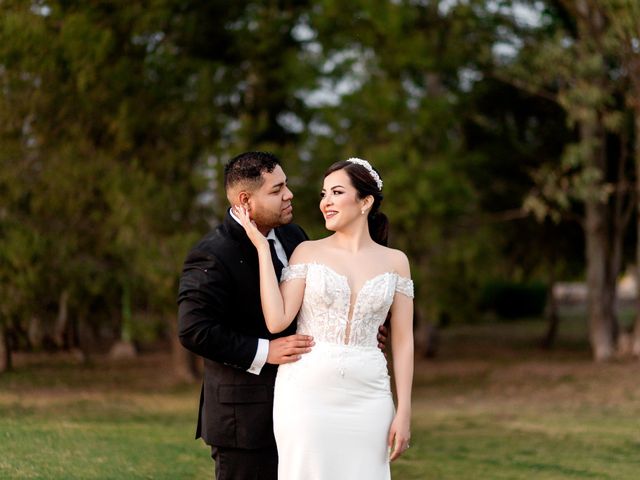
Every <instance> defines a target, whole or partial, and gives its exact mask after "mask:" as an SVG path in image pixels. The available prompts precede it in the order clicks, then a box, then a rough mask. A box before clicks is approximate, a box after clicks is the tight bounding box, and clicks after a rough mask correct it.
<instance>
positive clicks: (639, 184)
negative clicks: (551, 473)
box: [631, 68, 640, 357]
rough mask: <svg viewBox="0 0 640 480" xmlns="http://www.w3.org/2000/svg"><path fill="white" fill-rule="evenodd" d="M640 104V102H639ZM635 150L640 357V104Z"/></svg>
mask: <svg viewBox="0 0 640 480" xmlns="http://www.w3.org/2000/svg"><path fill="white" fill-rule="evenodd" d="M639 70H640V68H639ZM639 90H640V88H639ZM639 93H640V92H639ZM638 102H640V100H638ZM635 107H636V108H635V130H636V131H635V138H634V141H635V149H634V157H635V158H634V160H635V164H636V205H637V212H636V230H637V239H636V289H637V292H636V305H637V307H636V321H635V325H634V328H633V340H632V342H631V353H632V354H633V355H634V356H636V357H640V103H639V104H638V105H636V106H635Z"/></svg>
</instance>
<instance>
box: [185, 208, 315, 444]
mask: <svg viewBox="0 0 640 480" xmlns="http://www.w3.org/2000/svg"><path fill="white" fill-rule="evenodd" d="M275 233H276V235H277V237H278V239H279V240H280V242H281V243H282V246H283V247H284V250H285V252H286V253H287V257H288V256H290V255H291V253H292V252H293V250H294V249H295V247H296V246H298V244H299V243H301V242H302V241H304V240H306V239H307V236H306V234H305V233H304V231H303V230H302V229H301V228H300V227H299V226H297V225H285V226H282V227H278V228H276V230H275ZM178 305H179V307H178V312H179V318H178V335H179V337H180V341H181V343H182V345H184V347H186V348H187V349H189V350H191V351H192V352H194V353H196V354H198V355H201V356H202V357H204V381H203V385H202V392H201V395H200V412H199V415H198V426H197V431H196V438H199V437H202V438H203V439H204V441H205V442H206V443H207V444H209V445H215V446H217V447H233V448H249V449H250V448H263V447H268V446H273V445H275V440H274V437H273V420H272V410H273V386H274V382H275V375H276V370H277V366H276V365H271V364H265V366H264V367H263V368H262V371H261V373H260V375H254V374H252V373H249V372H247V371H246V370H247V369H248V368H249V367H250V366H251V363H252V362H253V359H254V357H255V354H256V351H257V347H258V339H259V338H265V339H269V340H271V339H273V338H275V337H276V336H284V335H289V334H291V333H294V332H295V324H294V325H291V326H290V327H289V328H288V329H287V330H285V331H284V332H282V333H280V334H278V335H273V334H271V333H270V332H269V330H267V327H266V324H265V321H264V317H263V315H262V307H261V305H260V279H259V269H258V254H257V251H256V248H255V247H254V246H253V244H252V243H251V241H250V240H249V238H248V237H247V235H246V233H245V231H244V228H243V227H242V226H241V225H240V224H238V222H236V221H235V220H234V219H233V218H232V217H231V215H230V214H229V213H228V212H227V215H226V217H225V219H224V221H223V223H222V224H221V225H220V226H219V227H217V228H216V229H215V230H213V231H211V232H210V233H209V234H208V235H206V236H205V237H204V238H203V239H202V240H200V242H199V243H198V244H197V245H196V246H195V247H193V248H192V249H191V251H190V252H189V254H188V255H187V258H186V260H185V262H184V268H183V271H182V277H181V279H180V288H179V292H178Z"/></svg>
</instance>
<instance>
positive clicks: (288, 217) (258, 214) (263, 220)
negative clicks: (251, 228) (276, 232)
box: [250, 208, 293, 230]
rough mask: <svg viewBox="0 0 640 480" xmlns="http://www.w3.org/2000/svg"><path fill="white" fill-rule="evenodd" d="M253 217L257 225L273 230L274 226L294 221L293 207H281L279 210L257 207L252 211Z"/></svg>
mask: <svg viewBox="0 0 640 480" xmlns="http://www.w3.org/2000/svg"><path fill="white" fill-rule="evenodd" d="M250 214H251V219H252V220H253V221H254V222H256V225H259V226H260V227H262V228H264V229H266V230H271V229H272V228H276V227H280V226H282V225H288V224H289V223H291V222H292V221H293V208H291V209H289V210H283V209H280V210H279V211H277V212H274V211H265V210H262V209H256V210H254V211H252V212H251V213H250Z"/></svg>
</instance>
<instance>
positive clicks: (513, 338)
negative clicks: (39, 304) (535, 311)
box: [0, 317, 640, 480]
mask: <svg viewBox="0 0 640 480" xmlns="http://www.w3.org/2000/svg"><path fill="white" fill-rule="evenodd" d="M563 322H564V323H563V324H562V325H561V332H560V338H559V340H558V346H557V348H556V349H555V350H554V351H551V352H544V351H541V350H539V349H538V348H537V346H536V341H537V339H538V338H539V337H540V336H541V334H542V332H543V331H544V324H542V323H541V322H538V321H523V322H511V323H500V324H493V325H475V326H460V327H452V328H450V329H448V330H446V331H445V332H443V335H442V339H441V350H440V354H439V356H438V358H436V359H435V360H430V361H425V360H418V361H417V364H416V375H415V387H414V389H415V394H414V407H413V408H414V411H413V413H414V414H413V427H412V429H413V438H412V442H411V443H412V447H411V449H409V451H408V452H407V454H406V455H404V456H403V457H401V458H400V460H398V461H397V462H395V463H394V465H393V477H394V479H395V480H409V479H420V480H423V479H456V480H458V479H465V480H466V479H473V480H475V479H488V480H489V479H491V480H493V479H527V480H528V479H591V478H593V479H616V480H619V479H635V478H638V472H639V471H640V454H638V452H640V428H638V425H639V421H638V418H640V382H638V381H637V378H638V375H637V373H638V364H637V362H634V361H628V360H627V361H616V362H612V363H609V364H605V365H600V364H594V363H592V362H591V361H590V357H589V350H588V345H587V344H586V341H585V335H584V328H583V320H580V319H579V318H577V317H576V318H568V319H565V320H563ZM168 361H169V357H168V356H166V355H146V356H142V357H141V358H140V360H138V361H136V362H135V363H133V364H127V363H113V362H107V361H106V360H102V361H99V360H96V361H95V362H94V363H93V364H91V365H80V364H78V363H77V362H74V361H73V360H71V359H68V358H60V357H57V358H54V359H51V358H49V357H41V358H34V357H32V356H31V357H25V358H21V359H20V358H19V359H18V362H17V364H18V368H17V371H16V372H13V373H10V374H7V375H3V376H0V452H1V454H0V478H1V479H4V478H11V479H14V478H15V479H26V478H42V479H45V478H46V479H76V478H77V479H111V478H113V479H129V478H131V479H137V478H151V479H164V478H166V479H190V478H194V479H195V478H198V479H200V478H211V476H212V462H211V460H210V458H209V451H208V448H207V447H205V446H204V445H203V444H202V442H200V441H194V440H193V428H194V421H195V415H196V409H197V404H198V399H199V386H198V385H181V384H178V383H176V382H175V381H174V380H173V379H172V377H171V375H170V374H169V373H168V372H169V371H170V370H169V369H168V368H167V366H166V365H167V362H168Z"/></svg>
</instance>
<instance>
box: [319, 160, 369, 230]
mask: <svg viewBox="0 0 640 480" xmlns="http://www.w3.org/2000/svg"><path fill="white" fill-rule="evenodd" d="M363 205H364V203H363V200H360V199H359V198H358V191H357V190H356V189H355V187H354V186H353V184H352V183H351V179H350V178H349V175H348V174H347V173H346V172H345V171H344V170H336V171H335V172H332V173H330V174H329V175H327V176H326V177H325V179H324V184H323V186H322V191H321V193H320V211H321V212H322V215H324V223H325V227H326V228H327V230H331V231H337V230H340V229H341V228H343V227H344V226H346V225H349V224H351V223H352V222H353V221H354V220H355V219H358V218H360V217H361V216H364V215H362V213H361V210H362V208H363Z"/></svg>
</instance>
